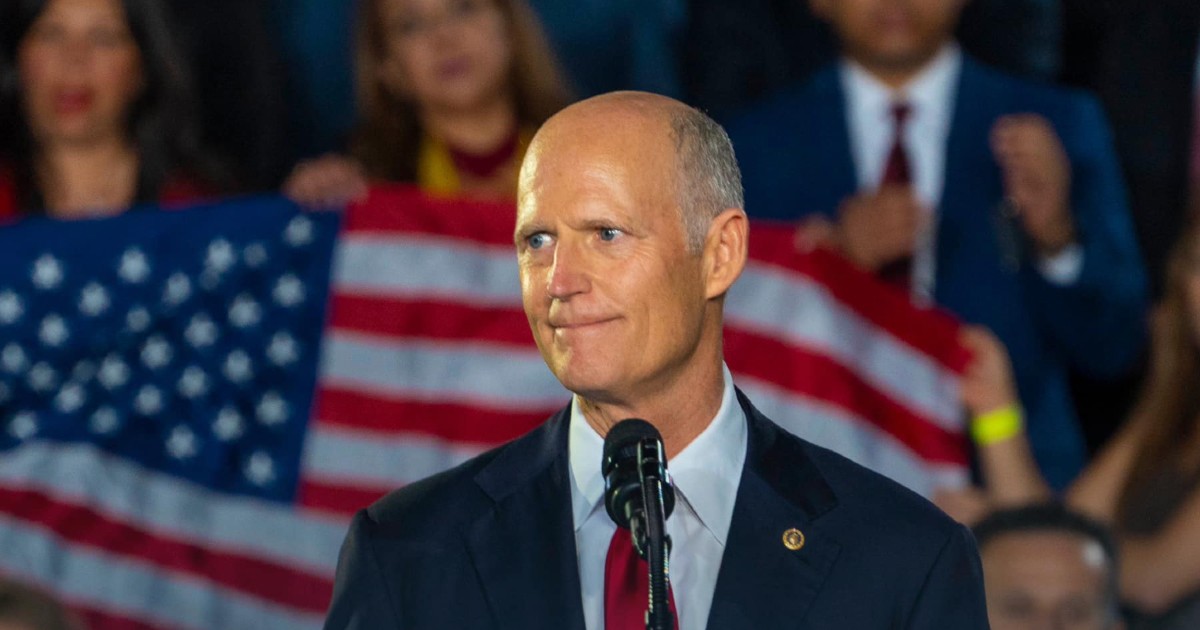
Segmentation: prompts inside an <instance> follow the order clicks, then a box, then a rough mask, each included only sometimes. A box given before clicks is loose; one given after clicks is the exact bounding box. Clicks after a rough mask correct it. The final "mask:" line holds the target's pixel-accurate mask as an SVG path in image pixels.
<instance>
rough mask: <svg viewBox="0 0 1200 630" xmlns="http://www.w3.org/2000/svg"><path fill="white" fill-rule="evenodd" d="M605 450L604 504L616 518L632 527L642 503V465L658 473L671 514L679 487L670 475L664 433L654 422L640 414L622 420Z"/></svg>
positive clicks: (666, 510)
mask: <svg viewBox="0 0 1200 630" xmlns="http://www.w3.org/2000/svg"><path fill="white" fill-rule="evenodd" d="M639 445H640V446H641V456H642V457H641V460H640V461H639V457H638V453H639V448H638V447H639ZM603 452H604V457H603V460H602V461H601V464H600V471H601V473H602V474H603V475H604V508H605V510H607V511H608V516H609V518H611V519H612V520H613V522H615V523H616V524H617V525H618V526H619V527H623V528H625V529H629V517H630V514H631V513H632V512H633V511H634V510H636V509H640V508H641V506H642V501H643V499H642V485H641V479H640V476H639V468H640V469H641V470H642V474H645V475H647V476H655V477H657V478H658V479H659V480H660V481H661V482H662V484H661V488H662V494H663V516H664V518H665V517H667V516H670V515H671V511H672V510H673V509H674V508H675V490H674V488H672V487H671V480H670V477H669V476H668V475H667V458H666V454H665V453H664V450H663V445H662V435H661V434H659V432H658V429H656V428H655V427H654V425H652V424H650V423H649V422H646V421H645V420H642V419H640V418H630V419H627V420H622V421H620V422H618V423H617V424H616V425H614V426H613V428H612V429H610V430H609V431H608V435H606V436H605V437H604V451H603Z"/></svg>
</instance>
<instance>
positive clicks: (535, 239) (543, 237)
mask: <svg viewBox="0 0 1200 630" xmlns="http://www.w3.org/2000/svg"><path fill="white" fill-rule="evenodd" d="M528 243H529V249H541V248H543V247H545V246H546V245H549V244H550V235H549V234H546V233H545V232H538V233H537V234H534V235H533V236H530V237H529V240H528Z"/></svg>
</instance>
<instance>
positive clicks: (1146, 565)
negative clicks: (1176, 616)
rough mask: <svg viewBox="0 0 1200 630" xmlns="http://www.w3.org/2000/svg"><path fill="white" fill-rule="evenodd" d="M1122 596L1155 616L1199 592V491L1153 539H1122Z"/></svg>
mask: <svg viewBox="0 0 1200 630" xmlns="http://www.w3.org/2000/svg"><path fill="white" fill-rule="evenodd" d="M1119 544H1120V550H1121V595H1122V597H1123V598H1124V599H1125V600H1126V601H1127V602H1129V603H1131V604H1133V605H1134V606H1135V607H1136V608H1137V609H1138V610H1141V611H1143V612H1145V613H1148V614H1151V615H1155V614H1162V613H1165V612H1166V611H1167V610H1169V609H1170V607H1171V606H1172V605H1174V604H1176V603H1178V602H1179V601H1180V600H1182V599H1183V598H1184V597H1187V596H1188V595H1190V594H1191V593H1194V592H1196V591H1197V590H1200V491H1193V492H1192V494H1191V496H1189V497H1188V499H1187V501H1186V502H1185V503H1184V504H1183V506H1182V507H1181V508H1180V510H1179V511H1178V512H1177V513H1176V514H1175V516H1174V517H1172V518H1171V519H1170V520H1169V521H1167V525H1166V527H1164V528H1163V529H1162V530H1160V531H1159V532H1157V533H1156V534H1154V535H1152V536H1145V537H1142V536H1122V537H1120V539H1119Z"/></svg>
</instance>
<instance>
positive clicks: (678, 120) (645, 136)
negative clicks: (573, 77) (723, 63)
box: [518, 92, 744, 253]
mask: <svg viewBox="0 0 1200 630" xmlns="http://www.w3.org/2000/svg"><path fill="white" fill-rule="evenodd" d="M589 150H596V151H612V152H613V153H610V154H615V155H621V156H624V157H623V159H624V160H625V161H626V162H627V163H628V166H629V168H630V169H631V170H633V171H635V172H637V173H639V174H640V175H641V176H644V177H645V178H647V180H648V181H646V182H645V183H646V185H647V188H648V189H655V190H656V191H661V192H663V193H665V194H667V195H669V196H670V198H671V199H672V200H673V201H674V205H676V206H677V207H678V209H679V212H680V214H681V219H682V221H683V226H684V232H685V234H686V236H687V243H688V248H689V250H691V251H692V253H698V252H699V251H700V250H701V248H702V246H703V242H704V238H705V236H706V235H707V233H708V228H709V225H710V223H711V222H712V219H713V218H714V217H716V216H717V215H718V214H720V213H721V211H723V210H726V209H728V208H742V207H743V205H744V201H743V195H742V177H741V172H740V171H739V170H738V166H737V160H736V158H735V157H734V154H733V145H732V143H731V142H730V141H729V136H728V135H727V134H726V133H725V130H724V129H722V128H721V126H720V125H718V124H717V123H716V122H715V121H713V120H712V119H711V118H709V117H708V116H707V115H705V114H704V112H701V111H700V110H698V109H696V108H694V107H689V106H688V105H685V104H683V103H681V102H679V101H676V100H674V99H671V98H667V97H665V96H659V95H657V94H649V93H646V92H614V93H610V94H603V95H600V96H596V97H593V98H590V99H587V100H584V101H581V102H579V103H576V104H574V105H572V106H570V107H568V108H566V109H564V110H562V111H561V112H559V113H558V114H557V115H555V116H554V117H553V118H551V119H550V120H549V121H547V122H546V124H545V125H543V126H542V128H541V130H539V131H538V133H537V135H536V136H535V137H534V139H533V143H532V144H531V145H530V148H529V152H528V153H527V154H526V158H525V162H524V163H523V164H522V166H521V178H520V188H519V191H518V199H522V198H523V197H524V196H525V195H526V194H528V193H529V192H530V191H531V190H532V181H533V177H534V175H535V173H536V172H537V170H538V169H541V168H555V169H558V168H568V169H569V168H572V167H579V166H581V164H579V163H578V161H579V160H580V159H586V158H585V154H586V153H588V152H589Z"/></svg>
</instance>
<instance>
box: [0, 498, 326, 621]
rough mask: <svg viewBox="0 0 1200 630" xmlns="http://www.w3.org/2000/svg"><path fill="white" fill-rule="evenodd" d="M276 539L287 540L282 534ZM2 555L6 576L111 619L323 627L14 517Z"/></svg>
mask: <svg viewBox="0 0 1200 630" xmlns="http://www.w3.org/2000/svg"><path fill="white" fill-rule="evenodd" d="M273 534H274V535H275V536H279V533H278V532H273ZM279 537H280V538H282V539H287V538H288V537H287V536H279ZM0 549H4V553H0V571H2V572H5V573H9V574H11V575H13V576H14V577H17V578H19V579H23V580H27V581H30V582H33V583H35V584H38V585H41V586H43V587H45V588H52V589H53V590H54V592H56V593H58V594H59V595H60V596H62V597H64V598H65V599H67V600H69V601H71V602H74V603H76V604H80V605H83V606H87V607H89V608H95V609H99V610H102V611H105V612H107V613H109V614H115V615H119V616H122V617H126V618H131V619H136V620H139V621H143V622H149V623H152V624H155V625H164V626H167V627H171V628H188V629H191V628H195V629H196V630H210V629H212V628H220V629H221V630H298V629H303V628H313V629H316V628H320V627H321V622H322V618H321V616H318V615H313V614H305V613H299V612H297V611H295V610H291V609H287V608H284V607H281V606H278V605H274V604H268V603H266V602H263V601H261V600H258V599H255V598H252V597H249V596H247V595H245V594H243V593H241V592H238V591H234V590H230V589H226V588H222V587H220V586H216V585H214V584H212V583H208V582H205V581H202V580H200V579H198V578H195V577H191V576H188V575H184V574H179V573H173V572H168V571H163V570H161V569H159V568H156V567H153V566H151V565H148V564H144V563H142V562H138V561H136V560H133V559H131V558H129V557H126V556H119V555H115V554H110V553H104V552H101V551H98V550H96V549H93V548H90V547H85V546H82V545H75V544H71V543H69V542H66V541H63V540H60V539H59V538H57V537H56V536H54V535H53V534H51V533H49V532H47V531H45V530H43V529H41V528H38V527H31V526H29V525H28V524H27V523H25V522H22V521H15V520H12V519H10V518H9V517H7V516H0Z"/></svg>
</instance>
